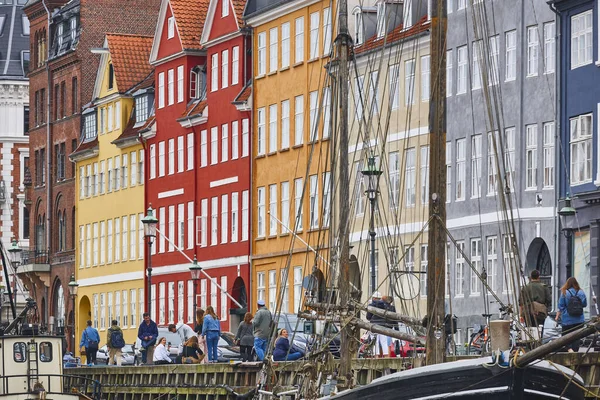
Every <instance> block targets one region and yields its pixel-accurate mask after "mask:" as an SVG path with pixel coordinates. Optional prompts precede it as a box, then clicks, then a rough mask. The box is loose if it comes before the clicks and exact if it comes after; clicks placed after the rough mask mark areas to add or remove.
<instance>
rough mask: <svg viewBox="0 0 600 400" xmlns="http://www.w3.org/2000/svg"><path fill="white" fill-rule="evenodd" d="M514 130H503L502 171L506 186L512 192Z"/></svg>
mask: <svg viewBox="0 0 600 400" xmlns="http://www.w3.org/2000/svg"><path fill="white" fill-rule="evenodd" d="M515 146H516V142H515V128H514V127H510V128H506V129H505V130H504V163H505V164H504V170H505V172H506V185H508V187H509V188H510V189H511V190H514V187H515V185H514V176H515V164H516V162H517V159H516V158H515Z"/></svg>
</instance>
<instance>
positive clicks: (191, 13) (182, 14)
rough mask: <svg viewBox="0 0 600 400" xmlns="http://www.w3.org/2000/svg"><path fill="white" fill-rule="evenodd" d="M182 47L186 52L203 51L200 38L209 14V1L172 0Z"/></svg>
mask: <svg viewBox="0 0 600 400" xmlns="http://www.w3.org/2000/svg"><path fill="white" fill-rule="evenodd" d="M170 2H171V9H172V10H173V15H174V16H175V21H176V23H177V28H178V31H179V37H180V39H181V46H182V47H183V49H184V50H186V49H193V50H201V49H202V46H201V45H200V36H201V35H202V30H203V29H204V21H205V20H206V14H207V12H208V3H209V0H170Z"/></svg>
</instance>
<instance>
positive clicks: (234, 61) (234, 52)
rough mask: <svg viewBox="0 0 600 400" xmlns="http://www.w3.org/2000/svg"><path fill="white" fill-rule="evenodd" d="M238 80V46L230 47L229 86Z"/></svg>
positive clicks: (235, 83)
mask: <svg viewBox="0 0 600 400" xmlns="http://www.w3.org/2000/svg"><path fill="white" fill-rule="evenodd" d="M239 82H240V46H234V47H233V48H232V49H231V86H233V85H237V84H238V83H239Z"/></svg>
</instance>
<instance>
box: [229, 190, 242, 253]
mask: <svg viewBox="0 0 600 400" xmlns="http://www.w3.org/2000/svg"><path fill="white" fill-rule="evenodd" d="M239 207H240V202H239V193H238V192H233V193H231V243H235V242H237V241H238V236H239V233H238V227H239V223H238V218H239Z"/></svg>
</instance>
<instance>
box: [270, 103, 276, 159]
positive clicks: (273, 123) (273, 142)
mask: <svg viewBox="0 0 600 400" xmlns="http://www.w3.org/2000/svg"><path fill="white" fill-rule="evenodd" d="M276 151H277V104H271V105H270V106H269V153H275V152H276Z"/></svg>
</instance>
